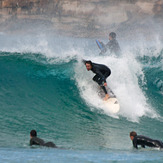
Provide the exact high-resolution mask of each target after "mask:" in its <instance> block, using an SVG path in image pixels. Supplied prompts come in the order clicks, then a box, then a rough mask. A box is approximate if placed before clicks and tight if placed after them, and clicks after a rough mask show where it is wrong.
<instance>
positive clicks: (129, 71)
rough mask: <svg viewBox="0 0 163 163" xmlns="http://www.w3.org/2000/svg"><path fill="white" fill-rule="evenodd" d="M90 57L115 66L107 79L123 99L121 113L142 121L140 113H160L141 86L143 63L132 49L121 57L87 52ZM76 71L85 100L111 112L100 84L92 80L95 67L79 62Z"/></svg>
mask: <svg viewBox="0 0 163 163" xmlns="http://www.w3.org/2000/svg"><path fill="white" fill-rule="evenodd" d="M86 59H89V60H92V62H95V63H100V64H105V65H107V66H108V67H109V68H110V69H111V71H112V74H111V76H110V77H108V79H107V83H108V86H109V87H110V88H111V89H112V90H113V92H114V93H115V94H116V96H117V98H118V101H119V103H120V107H121V108H120V112H119V114H118V115H120V116H123V117H126V118H127V119H128V120H131V121H138V120H139V117H142V116H150V117H154V116H155V117H156V116H157V114H156V113H155V111H154V110H153V109H152V108H151V107H150V106H149V105H148V104H147V102H146V97H145V95H144V93H143V91H142V89H141V88H140V87H139V84H138V76H141V77H142V80H143V79H144V74H143V72H142V67H141V65H140V64H139V63H138V62H137V61H136V59H135V58H134V57H133V55H132V54H131V53H125V55H124V56H123V57H122V58H119V59H118V58H115V57H114V56H107V57H100V56H96V57H95V56H94V57H93V56H90V57H88V56H87V57H86ZM75 73H76V74H75V76H76V77H75V78H76V81H77V85H78V87H79V90H80V94H81V96H82V97H83V98H84V100H85V101H86V102H87V103H88V104H89V105H90V106H94V107H96V108H97V109H102V110H104V112H105V113H106V114H108V115H111V114H110V113H109V112H108V111H107V108H105V107H104V106H103V105H102V103H103V102H102V100H100V99H99V97H98V94H97V92H98V89H97V84H96V83H95V82H93V81H92V77H93V76H94V75H95V74H93V73H92V72H91V71H89V72H88V71H87V70H86V68H85V66H84V65H83V64H81V63H78V64H77V65H76V69H75Z"/></svg>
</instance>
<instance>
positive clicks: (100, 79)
mask: <svg viewBox="0 0 163 163" xmlns="http://www.w3.org/2000/svg"><path fill="white" fill-rule="evenodd" d="M83 62H84V64H85V66H86V68H87V70H88V71H90V70H91V71H92V72H93V73H95V74H96V75H95V76H94V77H93V80H94V81H95V82H97V83H98V85H99V86H101V88H102V89H103V91H104V92H105V98H104V100H105V101H106V100H107V99H108V98H109V94H108V92H107V90H106V88H105V86H107V83H106V78H107V77H109V76H110V74H111V70H110V69H109V68H108V67H107V66H105V65H102V64H97V63H93V62H91V61H85V60H83Z"/></svg>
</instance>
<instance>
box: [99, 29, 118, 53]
mask: <svg viewBox="0 0 163 163" xmlns="http://www.w3.org/2000/svg"><path fill="white" fill-rule="evenodd" d="M96 43H97V45H98V47H99V49H100V50H101V52H100V55H102V54H104V53H106V52H107V51H108V50H109V51H110V53H113V54H116V55H117V56H120V54H121V49H120V46H119V43H118V41H117V40H116V33H114V32H111V33H110V34H109V42H108V43H107V44H106V45H105V44H104V43H103V42H101V41H100V40H98V41H97V40H96Z"/></svg>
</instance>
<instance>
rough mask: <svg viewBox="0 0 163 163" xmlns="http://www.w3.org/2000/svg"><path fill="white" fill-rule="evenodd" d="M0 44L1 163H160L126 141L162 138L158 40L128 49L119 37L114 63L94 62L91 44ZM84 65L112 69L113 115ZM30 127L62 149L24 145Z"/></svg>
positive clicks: (17, 38) (67, 40) (44, 38)
mask: <svg viewBox="0 0 163 163" xmlns="http://www.w3.org/2000/svg"><path fill="white" fill-rule="evenodd" d="M106 41H107V40H105V42H106ZM0 43H1V47H0V124H1V125H0V129H1V137H0V162H34V161H35V162H55V161H54V160H57V161H56V162H109V161H122V162H131V161H132V162H140V161H142V162H149V161H151V162H156V161H157V162H162V160H163V156H162V151H161V150H158V149H148V148H147V149H141V150H139V151H136V150H134V149H133V148H132V142H131V140H130V139H129V132H130V131H133V130H135V131H137V133H138V134H141V135H146V136H149V137H152V138H155V139H159V140H163V130H162V125H163V119H162V116H163V111H162V108H163V49H162V42H161V41H159V40H157V41H156V42H152V43H150V46H149V45H148V44H144V43H142V42H138V43H137V44H135V45H134V46H130V48H129V47H128V45H129V43H127V42H126V43H124V40H121V39H120V40H119V43H120V45H121V48H122V57H120V58H117V57H116V56H114V55H106V56H99V49H98V48H97V46H96V43H95V39H90V38H73V37H64V36H59V35H46V34H37V35H35V37H34V36H33V35H26V34H24V35H21V34H12V35H9V34H6V33H1V34H0ZM130 44H131V42H130ZM82 59H86V60H91V61H92V62H95V63H100V64H105V65H107V66H108V67H109V68H110V69H111V71H112V74H111V76H110V77H109V78H108V79H107V83H108V85H109V87H110V88H111V89H112V90H113V92H114V93H115V94H116V96H117V98H118V101H119V103H120V107H121V108H120V111H119V112H118V113H117V114H111V113H109V112H108V111H107V108H105V107H104V106H103V102H102V100H101V99H100V98H99V97H98V86H97V84H96V83H94V82H93V81H92V77H93V75H94V74H93V73H91V72H88V71H87V70H86V68H85V66H84V65H83V63H82ZM32 129H36V130H37V131H38V136H39V137H41V138H43V139H45V140H49V141H53V142H54V143H55V144H56V145H57V146H59V147H61V148H63V149H47V148H39V147H34V148H31V147H29V132H30V130H32Z"/></svg>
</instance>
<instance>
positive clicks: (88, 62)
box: [85, 61, 92, 71]
mask: <svg viewBox="0 0 163 163" xmlns="http://www.w3.org/2000/svg"><path fill="white" fill-rule="evenodd" d="M85 66H86V68H87V70H88V71H90V70H91V69H92V62H91V61H86V62H85Z"/></svg>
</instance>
